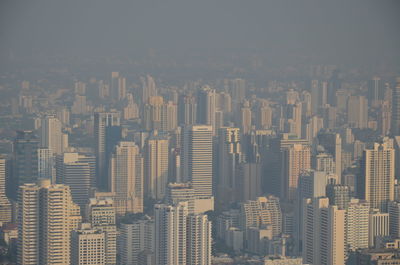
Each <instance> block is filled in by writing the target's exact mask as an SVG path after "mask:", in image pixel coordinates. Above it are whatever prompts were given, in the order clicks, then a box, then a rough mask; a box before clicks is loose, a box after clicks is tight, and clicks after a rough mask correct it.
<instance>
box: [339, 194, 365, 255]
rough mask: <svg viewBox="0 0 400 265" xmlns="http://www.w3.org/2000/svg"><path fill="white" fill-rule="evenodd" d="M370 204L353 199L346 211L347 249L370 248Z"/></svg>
mask: <svg viewBox="0 0 400 265" xmlns="http://www.w3.org/2000/svg"><path fill="white" fill-rule="evenodd" d="M368 229H369V204H368V202H366V201H361V200H358V199H352V200H351V201H350V202H349V204H348V207H347V212H346V242H345V243H346V251H354V250H356V249H360V248H368V246H369V245H368V233H369V231H368Z"/></svg>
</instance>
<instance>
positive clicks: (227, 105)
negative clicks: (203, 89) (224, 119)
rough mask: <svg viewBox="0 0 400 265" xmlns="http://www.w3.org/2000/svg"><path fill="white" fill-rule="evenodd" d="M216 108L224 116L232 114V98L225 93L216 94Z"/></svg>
mask: <svg viewBox="0 0 400 265" xmlns="http://www.w3.org/2000/svg"><path fill="white" fill-rule="evenodd" d="M217 106H218V108H219V109H220V110H221V111H222V112H223V113H224V114H226V115H229V114H230V113H231V112H232V98H231V95H230V94H229V93H227V92H221V93H219V94H218V104H217Z"/></svg>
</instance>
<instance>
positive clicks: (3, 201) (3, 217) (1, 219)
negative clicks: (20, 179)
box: [0, 156, 11, 223]
mask: <svg viewBox="0 0 400 265" xmlns="http://www.w3.org/2000/svg"><path fill="white" fill-rule="evenodd" d="M8 222H11V203H10V201H9V199H8V198H7V195H6V159H5V158H3V157H1V156H0V223H8Z"/></svg>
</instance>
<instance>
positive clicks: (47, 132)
mask: <svg viewBox="0 0 400 265" xmlns="http://www.w3.org/2000/svg"><path fill="white" fill-rule="evenodd" d="M41 123H42V126H41V133H40V145H41V147H44V148H49V149H51V151H52V152H53V154H61V153H62V152H63V151H64V150H63V149H64V146H63V134H62V132H61V129H62V125H61V122H60V121H59V120H58V119H57V118H56V117H55V116H52V115H49V116H46V117H45V118H44V119H42V122H41Z"/></svg>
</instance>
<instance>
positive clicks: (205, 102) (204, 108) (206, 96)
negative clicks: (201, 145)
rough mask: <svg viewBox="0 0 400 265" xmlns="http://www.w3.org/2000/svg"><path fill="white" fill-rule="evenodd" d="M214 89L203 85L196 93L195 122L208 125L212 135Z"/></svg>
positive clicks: (213, 133)
mask: <svg viewBox="0 0 400 265" xmlns="http://www.w3.org/2000/svg"><path fill="white" fill-rule="evenodd" d="M215 97H216V96H215V89H211V88H210V87H209V86H205V87H203V88H201V89H200V90H199V91H198V95H197V123H198V124H205V125H210V126H211V130H212V135H215V133H216V128H215V111H216V108H215Z"/></svg>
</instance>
